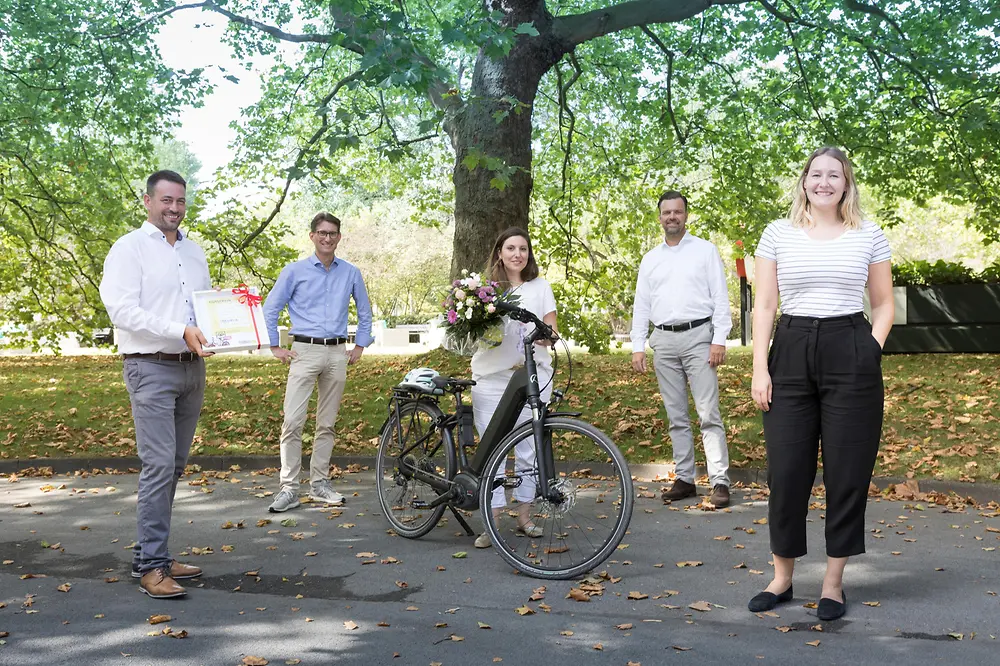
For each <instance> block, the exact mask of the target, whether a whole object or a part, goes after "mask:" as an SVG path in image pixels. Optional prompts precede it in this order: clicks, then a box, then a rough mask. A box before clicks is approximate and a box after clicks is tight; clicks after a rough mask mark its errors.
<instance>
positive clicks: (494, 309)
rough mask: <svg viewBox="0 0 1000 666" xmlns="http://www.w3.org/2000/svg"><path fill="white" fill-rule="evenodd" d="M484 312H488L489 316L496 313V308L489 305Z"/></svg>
mask: <svg viewBox="0 0 1000 666" xmlns="http://www.w3.org/2000/svg"><path fill="white" fill-rule="evenodd" d="M486 311H487V312H489V313H490V314H493V313H494V312H496V311H497V306H495V305H493V304H492V303H490V304H489V305H487V306H486Z"/></svg>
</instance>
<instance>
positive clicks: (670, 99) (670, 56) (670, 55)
mask: <svg viewBox="0 0 1000 666" xmlns="http://www.w3.org/2000/svg"><path fill="white" fill-rule="evenodd" d="M639 29H640V30H642V31H643V32H644V33H646V35H647V36H648V37H649V38H650V39H652V40H653V43H654V44H656V46H657V47H659V49H660V50H661V51H663V52H664V53H666V54H667V114H669V115H670V124H671V125H673V126H674V134H676V135H677V141H679V142H680V144H681V145H682V146H683V145H684V142H685V141H687V136H686V135H685V134H684V133H683V132H681V128H680V126H679V125H678V124H677V116H675V115H674V96H673V82H674V52H673V51H671V50H670V49H669V48H667V45H666V44H664V43H663V42H662V41H661V40H660V38H659V37H657V36H656V35H655V34H654V33H653V31H652V30H650V29H649V27H648V26H645V25H641V26H639Z"/></svg>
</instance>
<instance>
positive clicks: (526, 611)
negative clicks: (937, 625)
mask: <svg viewBox="0 0 1000 666" xmlns="http://www.w3.org/2000/svg"><path fill="white" fill-rule="evenodd" d="M514 612H515V613H517V614H518V615H534V614H535V611H534V609H532V608H530V607H529V606H519V607H518V608H515V609H514Z"/></svg>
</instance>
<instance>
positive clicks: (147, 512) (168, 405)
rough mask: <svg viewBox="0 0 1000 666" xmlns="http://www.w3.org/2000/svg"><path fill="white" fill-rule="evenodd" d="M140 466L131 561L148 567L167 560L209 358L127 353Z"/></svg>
mask: <svg viewBox="0 0 1000 666" xmlns="http://www.w3.org/2000/svg"><path fill="white" fill-rule="evenodd" d="M123 374H124V376H125V386H126V388H128V394H129V398H130V399H131V402H132V419H133V420H134V421H135V441H136V445H137V448H138V450H139V460H140V461H141V462H142V470H141V471H140V473H139V498H138V503H137V507H136V514H137V520H136V523H137V528H138V529H137V532H138V535H137V539H136V547H135V549H133V565H134V566H137V567H138V569H139V571H141V572H143V573H145V572H147V571H151V570H153V569H157V568H160V567H164V566H169V565H170V562H171V560H172V559H173V558H172V557H171V556H170V552H169V551H168V549H167V540H168V538H169V537H170V514H171V510H172V507H173V502H174V493H176V492H177V481H178V479H180V476H181V474H183V473H184V466H185V465H186V464H187V458H188V453H190V451H191V441H192V440H193V439H194V431H195V427H196V426H197V425H198V416H199V414H201V404H202V400H203V399H204V397H205V361H204V360H203V359H198V360H195V361H191V362H177V361H156V360H152V359H133V358H129V359H125V367H124V370H123Z"/></svg>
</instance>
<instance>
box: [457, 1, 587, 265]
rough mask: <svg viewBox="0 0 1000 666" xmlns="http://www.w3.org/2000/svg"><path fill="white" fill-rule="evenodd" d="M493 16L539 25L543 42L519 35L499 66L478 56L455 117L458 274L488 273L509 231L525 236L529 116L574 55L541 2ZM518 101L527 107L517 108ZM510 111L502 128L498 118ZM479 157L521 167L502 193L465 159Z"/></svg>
mask: <svg viewBox="0 0 1000 666" xmlns="http://www.w3.org/2000/svg"><path fill="white" fill-rule="evenodd" d="M490 5H491V3H490V2H489V0H487V11H503V12H504V13H505V14H506V18H505V21H504V22H505V24H506V25H509V26H517V25H520V24H521V23H534V26H535V29H536V30H538V31H539V33H540V35H539V36H537V37H531V36H528V35H520V36H519V37H518V39H517V42H516V43H515V45H514V47H513V48H512V49H511V51H510V53H509V54H508V55H507V56H506V57H505V58H503V59H500V60H495V59H493V58H490V57H489V56H488V55H486V53H485V52H483V51H480V53H479V56H478V58H477V60H476V66H475V71H474V72H473V77H472V85H471V88H470V90H469V98H468V100H467V101H466V103H465V104H463V105H462V108H461V110H460V111H459V112H458V113H457V114H456V115H455V117H454V119H453V123H452V126H451V128H450V135H451V141H452V145H453V147H454V149H455V170H454V175H453V179H454V182H455V239H454V254H453V256H452V262H451V272H452V275H453V276H454V275H457V274H458V273H459V272H460V271H461V270H462V269H463V268H467V269H469V270H475V269H481V268H483V267H484V266H485V265H486V263H487V260H488V255H489V253H490V250H491V249H492V247H493V243H494V241H495V240H496V237H497V235H498V234H499V233H500V232H501V231H503V230H504V229H506V228H508V227H515V226H516V227H521V228H524V229H527V226H528V207H529V204H530V200H531V186H532V177H531V116H532V111H533V108H532V107H533V104H534V102H535V95H536V93H537V92H538V84H539V82H540V81H541V78H542V76H543V75H544V74H545V72H547V71H548V70H549V69H551V68H552V67H553V66H554V65H555V64H556V63H557V62H559V60H560V59H561V58H562V56H563V55H564V54H565V53H566V52H567V51H568V46H567V45H566V44H565V42H563V41H562V40H560V39H557V38H555V37H553V35H552V17H551V16H550V15H549V14H548V13H547V12H546V11H545V4H544V2H542V1H541V0H506V1H505V2H504V3H503V6H501V5H500V4H499V3H497V4H496V5H495V6H490ZM511 98H512V99H516V100H517V101H518V102H519V103H520V104H521V105H522V106H520V107H519V108H511V104H510V103H509V101H504V100H505V99H507V100H509V99H511ZM497 111H500V112H506V116H505V117H504V118H503V119H502V120H500V121H499V122H498V121H497V119H496V118H495V117H494V114H495V113H496V112H497ZM477 152H480V153H482V154H483V155H485V156H486V157H490V158H497V159H499V160H501V161H502V162H503V164H504V165H505V166H506V167H516V168H517V170H516V172H515V173H513V174H512V175H511V176H510V184H509V185H507V186H506V187H505V188H504V189H503V190H500V189H498V188H497V187H495V186H494V185H491V181H492V180H493V179H494V178H496V177H497V172H496V171H494V170H490V169H489V168H486V167H485V166H484V165H480V166H478V167H476V168H475V169H473V170H470V169H469V168H468V166H467V165H465V164H463V162H464V160H465V159H466V158H467V157H468V156H469V155H470V154H475V153H477Z"/></svg>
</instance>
